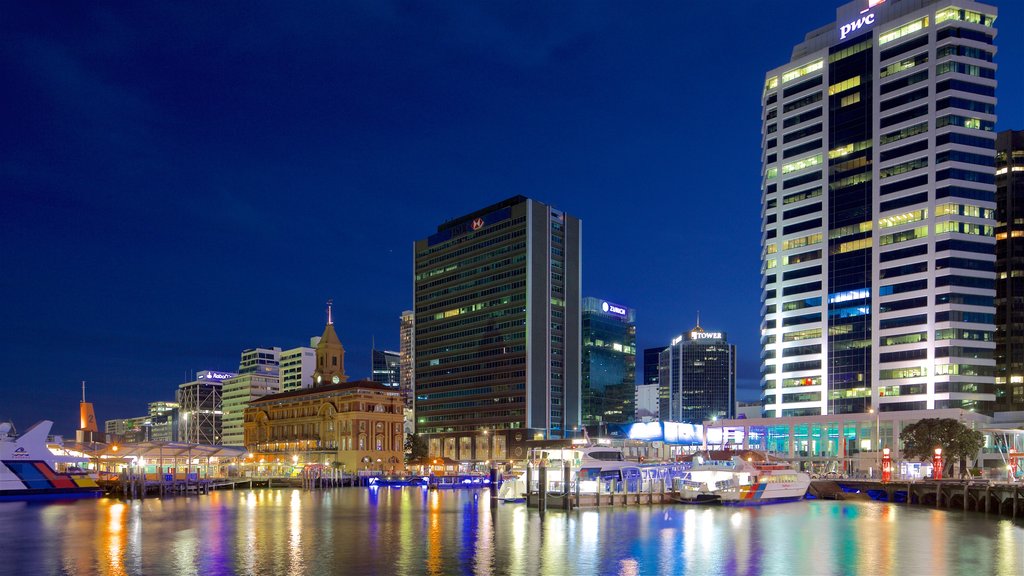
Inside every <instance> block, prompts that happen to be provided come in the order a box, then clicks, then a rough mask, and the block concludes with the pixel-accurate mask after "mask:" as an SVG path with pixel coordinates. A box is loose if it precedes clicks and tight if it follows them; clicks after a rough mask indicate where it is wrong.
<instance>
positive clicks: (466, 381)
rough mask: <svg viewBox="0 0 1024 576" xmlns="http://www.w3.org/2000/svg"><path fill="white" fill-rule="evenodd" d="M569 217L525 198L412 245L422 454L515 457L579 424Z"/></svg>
mask: <svg viewBox="0 0 1024 576" xmlns="http://www.w3.org/2000/svg"><path fill="white" fill-rule="evenodd" d="M580 247H581V223H580V221H579V219H577V218H575V217H573V216H570V215H568V214H566V213H564V212H562V211H561V210H557V209H555V208H552V207H550V206H547V205H545V204H543V203H541V202H538V201H536V200H531V199H528V198H525V197H523V196H516V197H514V198H509V199H508V200H505V201H503V202H499V203H498V204H494V205H492V206H488V207H486V208H483V209H481V210H478V211H477V212H474V213H472V214H467V215H465V216H460V217H458V218H455V219H454V220H451V221H449V222H446V223H444V224H442V225H440V226H438V228H437V232H436V233H435V234H433V235H431V236H430V237H428V238H425V239H423V240H419V241H417V242H416V243H415V247H414V261H415V271H414V282H415V314H416V318H415V326H416V328H415V336H414V339H413V345H414V347H415V376H414V377H415V387H416V404H415V410H416V431H417V432H419V433H422V434H425V435H426V436H427V439H428V446H429V450H430V455H432V456H436V455H443V456H447V457H449V458H453V459H458V460H464V461H474V460H475V461H486V460H490V459H498V460H505V459H511V458H522V457H524V456H525V448H526V442H527V441H528V440H532V439H552V438H563V437H565V436H566V432H567V431H569V434H571V431H572V430H573V429H575V428H577V427H578V426H579V425H580V363H581V362H580V354H581V342H580V322H581V318H580V274H581V270H580V264H581V262H580Z"/></svg>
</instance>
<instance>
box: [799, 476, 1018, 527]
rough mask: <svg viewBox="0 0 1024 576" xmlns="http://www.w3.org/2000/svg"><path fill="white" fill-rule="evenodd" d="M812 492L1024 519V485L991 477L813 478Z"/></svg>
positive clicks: (836, 497)
mask: <svg viewBox="0 0 1024 576" xmlns="http://www.w3.org/2000/svg"><path fill="white" fill-rule="evenodd" d="M808 494H809V495H811V496H812V497H814V498H819V499H823V500H851V499H861V500H864V499H871V500H875V501H881V502H894V503H899V504H906V505H908V506H910V505H917V506H928V507H932V508H945V509H947V510H963V511H965V512H967V511H973V512H984V513H986V514H998V515H1001V516H1006V517H1008V518H1010V519H1013V520H1016V519H1017V518H1022V519H1024V485H1021V484H1020V483H1016V482H992V481H989V480H916V481H906V480H897V481H893V482H882V481H880V480H865V479H835V480H812V481H811V487H810V489H809V490H808Z"/></svg>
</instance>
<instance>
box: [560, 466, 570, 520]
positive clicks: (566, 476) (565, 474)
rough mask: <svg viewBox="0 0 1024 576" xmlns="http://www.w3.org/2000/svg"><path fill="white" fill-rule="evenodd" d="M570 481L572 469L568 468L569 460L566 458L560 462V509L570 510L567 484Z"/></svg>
mask: <svg viewBox="0 0 1024 576" xmlns="http://www.w3.org/2000/svg"><path fill="white" fill-rule="evenodd" d="M571 483H572V469H571V468H569V461H568V460H566V461H564V462H563V463H562V509H563V510H571V509H572V504H571V500H570V499H569V498H570V496H569V494H570V492H569V484H571Z"/></svg>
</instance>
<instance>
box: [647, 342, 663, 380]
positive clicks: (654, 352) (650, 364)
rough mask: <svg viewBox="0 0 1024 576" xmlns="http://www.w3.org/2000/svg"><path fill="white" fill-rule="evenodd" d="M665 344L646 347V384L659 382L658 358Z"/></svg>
mask: <svg viewBox="0 0 1024 576" xmlns="http://www.w3.org/2000/svg"><path fill="white" fill-rule="evenodd" d="M664 349H665V347H664V346H658V347H656V348H644V382H643V383H644V384H657V383H658V358H659V357H660V356H661V352H662V350H664Z"/></svg>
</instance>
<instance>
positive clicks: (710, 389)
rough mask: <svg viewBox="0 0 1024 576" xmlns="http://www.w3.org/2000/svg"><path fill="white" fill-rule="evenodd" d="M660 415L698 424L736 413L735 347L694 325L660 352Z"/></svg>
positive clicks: (664, 418)
mask: <svg viewBox="0 0 1024 576" xmlns="http://www.w3.org/2000/svg"><path fill="white" fill-rule="evenodd" d="M658 365H659V367H660V375H659V382H660V384H659V386H661V388H662V393H661V397H662V398H663V399H665V400H662V402H661V406H660V417H661V419H662V420H665V421H670V422H685V423H689V424H700V423H702V422H705V421H709V420H714V419H720V418H733V417H735V415H736V346H735V345H734V344H729V343H728V341H727V339H726V335H725V333H724V332H708V331H706V330H704V329H703V328H701V327H700V325H699V324H698V325H697V326H696V327H695V328H694V329H693V330H690V331H689V332H687V333H686V334H683V335H681V336H678V337H676V338H675V339H674V340H673V341H672V345H671V346H669V347H668V348H665V350H663V351H662V353H661V358H660V361H659V362H658Z"/></svg>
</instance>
